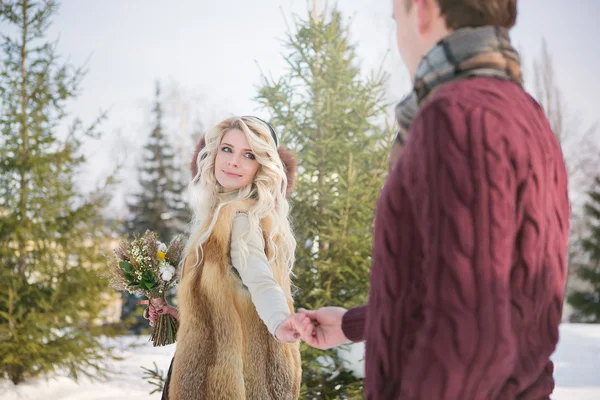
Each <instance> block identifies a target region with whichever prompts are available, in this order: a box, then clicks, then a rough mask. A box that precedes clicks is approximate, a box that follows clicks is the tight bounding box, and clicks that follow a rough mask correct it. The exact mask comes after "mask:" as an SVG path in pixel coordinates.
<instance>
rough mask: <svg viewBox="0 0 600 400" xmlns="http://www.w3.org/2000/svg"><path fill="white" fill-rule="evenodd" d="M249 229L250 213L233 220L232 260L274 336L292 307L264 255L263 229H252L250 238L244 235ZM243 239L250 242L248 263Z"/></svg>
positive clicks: (260, 314) (257, 309)
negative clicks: (241, 244)
mask: <svg viewBox="0 0 600 400" xmlns="http://www.w3.org/2000/svg"><path fill="white" fill-rule="evenodd" d="M249 229H250V225H249V222H248V216H247V215H246V214H237V215H236V216H235V217H234V219H233V228H232V232H231V253H230V254H231V261H232V265H233V267H234V268H235V269H236V270H237V271H238V273H239V274H240V277H241V278H242V282H243V283H244V285H246V287H247V288H248V290H249V292H250V295H251V297H252V303H254V306H255V307H256V311H257V313H258V315H259V317H260V319H261V320H262V321H263V322H264V323H265V325H266V326H267V328H268V330H269V332H270V333H271V335H273V336H274V335H275V329H277V326H278V325H279V324H280V323H281V322H282V321H283V320H284V319H286V318H287V317H288V316H289V315H290V309H289V306H288V303H287V299H286V297H285V294H284V293H283V290H282V289H281V287H280V286H279V284H278V283H277V281H276V280H275V277H274V275H273V270H272V268H271V265H270V263H269V260H268V259H267V256H266V254H265V251H264V248H265V242H264V239H263V236H262V232H261V231H260V228H259V230H257V231H256V232H250V234H249V237H247V238H243V236H244V235H245V234H246V233H248V230H249ZM241 240H244V241H246V243H247V244H248V251H249V254H248V258H247V262H246V263H244V260H243V257H242V254H241V250H240V241H241Z"/></svg>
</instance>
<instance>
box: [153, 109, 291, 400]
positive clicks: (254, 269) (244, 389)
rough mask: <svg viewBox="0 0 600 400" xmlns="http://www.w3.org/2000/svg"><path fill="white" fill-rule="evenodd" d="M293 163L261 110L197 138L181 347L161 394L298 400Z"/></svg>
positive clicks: (178, 399) (187, 398) (176, 398)
mask: <svg viewBox="0 0 600 400" xmlns="http://www.w3.org/2000/svg"><path fill="white" fill-rule="evenodd" d="M294 172H295V161H294V158H293V157H292V155H291V154H290V153H288V152H287V151H285V149H283V148H281V147H279V143H278V138H277V135H276V133H275V131H274V130H273V128H272V127H271V126H270V125H269V124H268V123H266V122H264V121H263V120H261V119H259V118H257V117H233V118H228V119H226V120H224V121H222V122H221V123H219V124H218V125H217V126H215V127H214V128H212V129H210V130H209V131H208V132H207V133H206V135H205V136H204V138H203V139H202V140H201V141H200V143H199V144H198V147H197V149H196V154H195V155H194V159H193V161H192V173H193V176H194V177H193V181H192V183H191V184H190V188H189V189H190V192H191V196H192V206H193V209H194V219H193V221H192V229H191V235H190V237H189V240H188V242H187V248H186V254H187V257H186V258H185V260H184V263H183V267H182V270H181V280H180V284H179V289H178V301H179V304H180V307H179V310H178V312H177V310H174V309H173V308H172V307H170V306H168V305H163V306H162V307H160V306H159V307H156V308H155V307H150V320H151V323H153V321H154V319H155V317H156V315H157V313H171V314H173V315H175V316H177V317H178V318H179V321H180V327H179V331H178V334H177V350H176V353H175V356H174V358H173V361H172V363H171V368H170V369H169V374H168V377H167V382H166V384H165V389H164V392H163V399H169V400H192V399H194V400H195V399H211V400H212V399H215V400H216V399H227V400H235V399H256V400H266V399H272V400H285V399H297V398H298V396H299V390H300V379H301V368H300V353H299V347H298V343H297V341H298V340H299V334H298V333H297V332H296V330H295V326H294V322H293V321H294V318H293V311H294V308H293V302H292V295H291V281H290V275H291V271H292V265H293V262H294V254H295V248H296V242H295V240H294V237H293V235H292V231H291V228H290V222H289V215H288V212H289V206H288V201H287V199H286V194H287V193H288V192H289V190H290V188H291V186H292V180H293V178H292V177H293V173H294Z"/></svg>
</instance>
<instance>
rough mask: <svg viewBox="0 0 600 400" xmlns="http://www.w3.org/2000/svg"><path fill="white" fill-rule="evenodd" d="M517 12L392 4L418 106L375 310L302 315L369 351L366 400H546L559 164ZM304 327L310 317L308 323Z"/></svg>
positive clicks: (561, 184)
mask: <svg viewBox="0 0 600 400" xmlns="http://www.w3.org/2000/svg"><path fill="white" fill-rule="evenodd" d="M516 12H517V11H516V0H395V1H394V19H395V20H396V23H397V34H398V47H399V50H400V53H401V55H402V57H403V59H404V61H405V64H406V65H407V67H408V69H409V72H410V74H411V77H412V78H413V83H414V91H413V93H412V94H411V95H410V97H409V98H408V99H407V100H405V101H404V102H403V103H401V104H400V105H399V106H398V109H397V110H396V111H397V117H398V121H399V123H400V125H401V126H402V125H403V124H406V125H407V126H410V128H409V130H408V135H407V139H406V142H405V144H404V146H403V148H402V151H401V153H400V155H399V157H398V160H397V161H395V163H394V164H395V165H394V166H393V168H392V169H391V171H390V174H389V176H388V179H387V181H386V183H385V185H384V188H383V190H382V192H381V196H380V198H379V201H378V204H377V212H376V220H375V237H374V248H373V254H374V255H373V265H372V272H371V289H370V295H369V304H368V305H367V306H364V307H359V308H355V309H351V310H349V311H346V310H345V309H343V308H337V307H325V308H322V309H320V310H316V311H300V313H299V314H298V319H297V321H298V325H299V330H300V332H301V334H302V337H303V339H304V340H305V341H306V342H307V343H308V344H310V345H312V346H315V347H318V348H330V347H333V346H337V345H339V344H342V343H346V342H348V341H349V340H350V341H355V342H356V341H363V340H365V341H366V379H365V391H366V397H367V399H410V400H440V399H443V400H450V399H456V400H470V399H481V400H488V399H523V400H528V399H532V400H534V399H535V400H538V399H549V395H550V393H551V392H552V390H553V387H554V381H553V377H552V373H553V365H552V362H551V361H550V355H551V354H552V353H553V351H554V349H555V347H556V343H557V341H558V326H559V323H560V320H561V311H562V304H563V295H564V287H565V282H566V276H567V271H566V250H567V235H568V230H569V203H568V197H567V176H566V171H565V166H564V163H563V157H562V154H561V150H560V147H559V144H558V142H557V140H556V139H555V137H554V135H553V133H552V131H551V129H550V127H549V124H548V122H547V120H546V118H545V116H544V112H543V110H542V109H541V107H540V106H539V105H538V104H537V103H536V102H535V101H534V100H533V99H532V98H531V97H530V96H529V95H528V94H527V93H526V92H525V91H524V90H523V88H522V82H521V74H520V69H519V57H518V55H517V53H516V51H514V49H513V48H512V46H511V44H510V40H509V36H508V29H509V28H511V27H512V26H513V25H514V23H515V20H516ZM307 317H308V318H307Z"/></svg>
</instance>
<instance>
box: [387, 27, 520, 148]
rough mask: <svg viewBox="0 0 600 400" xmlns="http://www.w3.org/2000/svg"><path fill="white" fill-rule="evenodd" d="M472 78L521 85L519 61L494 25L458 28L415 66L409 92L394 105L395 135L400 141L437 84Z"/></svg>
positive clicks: (506, 34) (502, 33)
mask: <svg viewBox="0 0 600 400" xmlns="http://www.w3.org/2000/svg"><path fill="white" fill-rule="evenodd" d="M473 76H490V77H495V78H499V79H507V80H511V81H513V82H516V83H518V84H519V85H522V84H523V78H522V75H521V67H520V58H519V54H518V53H517V51H516V50H515V49H514V48H513V47H512V45H511V43H510V37H509V35H508V30H506V29H503V28H499V27H495V26H482V27H478V28H461V29H457V30H456V31H454V32H452V33H451V34H450V35H449V36H447V37H446V38H444V39H442V40H441V41H439V42H438V43H437V44H436V45H435V46H434V47H433V49H431V50H430V51H429V52H428V53H427V54H426V55H425V57H423V59H422V60H421V62H420V63H419V66H418V67H417V73H416V76H415V82H414V87H413V91H412V92H411V93H410V94H409V95H408V96H407V97H405V98H404V99H403V100H402V101H400V103H398V105H397V106H396V109H395V113H396V121H397V122H398V125H399V128H400V130H399V132H398V134H397V136H396V140H398V141H399V142H400V143H403V142H404V137H403V136H404V135H405V134H406V132H407V131H408V128H409V127H410V125H411V123H412V121H413V119H414V117H415V115H416V114H417V111H418V109H419V106H420V105H421V104H422V102H423V100H425V99H426V98H427V96H429V95H430V94H431V93H432V92H433V91H434V90H435V89H436V88H437V87H439V86H440V85H442V84H444V83H447V82H450V81H453V80H456V79H464V78H469V77H473Z"/></svg>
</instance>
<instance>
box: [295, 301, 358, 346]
mask: <svg viewBox="0 0 600 400" xmlns="http://www.w3.org/2000/svg"><path fill="white" fill-rule="evenodd" d="M346 311H347V310H346V309H345V308H342V307H323V308H320V309H318V310H316V311H309V310H304V309H302V308H301V309H299V310H298V313H297V314H295V315H294V324H295V326H296V329H297V330H298V331H299V332H300V336H301V337H302V340H304V341H305V342H306V344H308V345H309V346H311V347H314V348H317V349H321V350H327V349H330V348H332V347H336V346H339V345H342V344H344V343H348V342H350V341H349V340H348V338H347V337H346V336H344V332H343V331H342V317H343V316H344V314H346Z"/></svg>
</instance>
